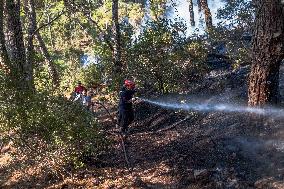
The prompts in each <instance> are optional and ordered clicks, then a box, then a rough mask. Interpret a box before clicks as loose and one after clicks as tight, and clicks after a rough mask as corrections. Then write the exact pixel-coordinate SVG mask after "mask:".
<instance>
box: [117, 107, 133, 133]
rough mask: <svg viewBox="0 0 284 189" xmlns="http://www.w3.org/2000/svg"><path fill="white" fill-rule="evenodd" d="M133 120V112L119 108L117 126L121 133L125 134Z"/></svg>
mask: <svg viewBox="0 0 284 189" xmlns="http://www.w3.org/2000/svg"><path fill="white" fill-rule="evenodd" d="M133 120H134V111H133V109H129V110H125V109H122V108H120V109H119V116H118V125H119V126H120V128H121V132H126V131H127V130H128V126H129V125H130V124H131V123H132V121H133Z"/></svg>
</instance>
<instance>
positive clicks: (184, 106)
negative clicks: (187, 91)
mask: <svg viewBox="0 0 284 189" xmlns="http://www.w3.org/2000/svg"><path fill="white" fill-rule="evenodd" d="M139 99H140V100H142V101H144V102H147V103H150V104H153V105H156V106H160V107H163V108H166V109H174V110H175V109H176V110H185V111H190V110H193V111H201V112H211V111H218V112H229V113H233V112H238V113H254V114H258V115H273V116H279V117H284V110H283V109H278V108H254V107H248V106H241V105H235V104H228V103H214V102H209V103H208V102H191V103H189V102H187V101H186V100H181V101H179V102H167V101H159V100H150V99H145V98H139Z"/></svg>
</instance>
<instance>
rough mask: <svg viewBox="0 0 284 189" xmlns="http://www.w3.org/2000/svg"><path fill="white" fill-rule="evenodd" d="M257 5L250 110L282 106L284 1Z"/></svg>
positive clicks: (271, 0) (260, 0)
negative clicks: (281, 73)
mask: <svg viewBox="0 0 284 189" xmlns="http://www.w3.org/2000/svg"><path fill="white" fill-rule="evenodd" d="M281 2H282V3H281ZM255 5H256V15H255V18H256V20H255V30H254V34H253V47H252V51H253V57H252V67H251V73H250V76H249V89H248V98H249V99H248V104H249V105H250V106H257V105H265V104H268V103H277V102H278V99H279V90H278V87H279V86H278V85H279V67H280V63H281V61H282V60H283V57H284V9H283V1H281V0H258V1H255Z"/></svg>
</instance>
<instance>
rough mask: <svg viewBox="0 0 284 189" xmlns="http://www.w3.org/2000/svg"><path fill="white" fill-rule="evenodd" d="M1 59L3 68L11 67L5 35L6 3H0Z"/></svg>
mask: <svg viewBox="0 0 284 189" xmlns="http://www.w3.org/2000/svg"><path fill="white" fill-rule="evenodd" d="M0 58H1V64H0V66H1V68H2V67H7V66H8V65H9V57H8V52H7V49H6V42H5V34H4V2H3V1H0Z"/></svg>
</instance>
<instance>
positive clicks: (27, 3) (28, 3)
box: [24, 0, 37, 82]
mask: <svg viewBox="0 0 284 189" xmlns="http://www.w3.org/2000/svg"><path fill="white" fill-rule="evenodd" d="M24 10H25V13H26V15H27V17H28V23H29V26H28V36H27V60H26V61H27V64H29V66H28V67H27V69H29V70H28V72H29V73H31V74H32V73H33V65H34V63H35V50H34V43H33V38H34V37H33V36H34V32H35V31H36V27H37V23H36V20H35V17H36V12H35V8H34V0H24ZM31 79H32V82H33V77H31Z"/></svg>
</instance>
